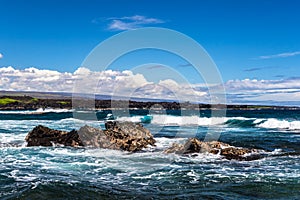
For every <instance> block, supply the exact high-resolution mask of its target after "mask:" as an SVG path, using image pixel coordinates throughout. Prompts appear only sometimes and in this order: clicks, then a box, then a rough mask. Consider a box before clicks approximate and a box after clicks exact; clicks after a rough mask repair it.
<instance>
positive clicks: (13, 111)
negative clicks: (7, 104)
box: [0, 108, 73, 114]
mask: <svg viewBox="0 0 300 200" xmlns="http://www.w3.org/2000/svg"><path fill="white" fill-rule="evenodd" d="M66 112H73V110H69V109H53V108H46V109H43V108H39V109H37V110H12V111H10V110H9V111H0V114H43V113H66Z"/></svg>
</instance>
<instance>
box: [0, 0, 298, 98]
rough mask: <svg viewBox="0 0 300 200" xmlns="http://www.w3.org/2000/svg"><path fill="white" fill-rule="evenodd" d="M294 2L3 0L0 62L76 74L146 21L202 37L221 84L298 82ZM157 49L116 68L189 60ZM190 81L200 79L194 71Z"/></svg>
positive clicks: (0, 5) (178, 63)
mask: <svg viewBox="0 0 300 200" xmlns="http://www.w3.org/2000/svg"><path fill="white" fill-rule="evenodd" d="M299 8H300V2H299V1H294V0H263V1H261V0H251V1H250V0H245V1H237V0H236V1H233V0H226V1H225V0H209V1H208V0H206V1H204V0H203V1H201V0H198V1H197V0H194V1H193V0H190V1H178V0H175V1H145V0H126V1H125V0H113V1H112V0H86V1H84V0H74V1H71V0H69V1H68V0H65V1H61V0H43V1H39V0H27V1H25V0H0V17H1V20H0V27H1V30H0V67H8V66H12V67H13V68H14V69H15V70H24V69H26V68H30V67H34V68H37V69H40V70H41V69H47V70H53V71H59V72H69V73H73V72H74V71H75V70H77V69H78V68H79V67H80V65H81V63H82V61H83V60H84V58H85V57H86V56H87V54H88V53H89V52H90V51H91V50H92V49H93V48H94V47H95V46H96V45H97V44H99V43H100V42H101V41H103V40H105V39H107V38H109V37H110V36H113V35H114V34H116V33H119V32H121V31H124V30H128V29H134V28H139V27H147V26H151V27H164V28H170V29H174V30H176V31H179V32H182V33H184V34H186V35H188V36H190V37H191V38H193V39H194V40H196V41H197V42H199V43H200V44H201V45H202V46H203V47H204V48H205V49H206V50H207V52H208V53H209V54H210V56H211V57H212V58H213V60H214V61H215V63H216V64H217V66H218V68H219V70H220V72H221V76H222V78H223V80H224V82H228V81H229V82H230V81H233V80H245V79H249V80H250V81H251V80H258V81H260V80H266V81H282V80H288V81H289V80H297V79H298V78H299V77H300V70H299V69H300V66H299V63H300V28H299V27H300V26H299V24H300V12H299ZM156 54H157V53H155V52H152V53H151V52H150V53H149V52H144V53H140V54H137V55H136V56H134V55H133V56H131V57H130V56H129V57H128V58H127V59H123V60H121V61H122V62H121V61H120V62H117V63H116V64H115V65H114V66H113V69H114V70H126V69H130V67H131V66H133V65H136V64H137V63H142V62H149V61H152V62H157V63H163V64H166V65H170V66H172V67H174V68H179V67H178V66H183V65H185V64H186V63H185V62H184V61H183V60H180V59H176V58H174V57H172V56H171V55H170V56H165V55H163V54H162V55H163V56H159V54H157V55H156ZM151 56H152V57H151ZM153 57H154V58H155V59H153ZM159 57H162V58H159ZM137 58H140V60H139V62H136V59H137ZM179 70H180V69H179ZM186 70H187V69H184V71H186ZM3 76H4V75H3ZM190 79H191V82H193V83H197V80H195V79H196V77H193V73H190ZM278 87H279V86H278ZM278 87H277V88H278ZM4 89H5V88H4ZM292 89H299V88H298V86H297V87H293V88H292ZM297 92H298V90H297ZM296 97H298V95H297V96H296ZM270 98H271V97H270ZM257 100H258V101H265V100H266V99H262V100H261V99H257ZM269 100H271V99H268V101H269ZM275 100H276V99H275ZM291 100H292V99H291ZM296 100H299V99H296Z"/></svg>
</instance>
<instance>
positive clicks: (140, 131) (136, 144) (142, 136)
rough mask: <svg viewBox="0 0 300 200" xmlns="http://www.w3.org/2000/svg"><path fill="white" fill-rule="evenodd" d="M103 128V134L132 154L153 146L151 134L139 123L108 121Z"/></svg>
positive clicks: (153, 141) (153, 140)
mask: <svg viewBox="0 0 300 200" xmlns="http://www.w3.org/2000/svg"><path fill="white" fill-rule="evenodd" d="M105 128H106V130H105V131H104V133H105V134H106V135H107V136H108V137H109V138H110V139H111V142H112V143H115V144H116V145H117V146H118V147H119V148H120V149H122V150H126V151H130V152H134V151H139V150H142V149H143V148H147V146H148V145H151V146H155V142H156V141H155V139H154V138H153V136H152V134H151V133H150V131H149V130H148V129H146V128H144V127H143V126H142V125H141V124H140V123H133V122H116V121H109V122H106V123H105Z"/></svg>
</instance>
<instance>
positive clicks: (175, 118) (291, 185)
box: [0, 109, 300, 199]
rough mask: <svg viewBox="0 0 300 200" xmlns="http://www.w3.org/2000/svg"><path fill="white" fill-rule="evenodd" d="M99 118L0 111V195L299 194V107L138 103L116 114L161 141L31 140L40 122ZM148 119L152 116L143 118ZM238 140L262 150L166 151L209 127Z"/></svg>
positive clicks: (67, 125) (59, 125)
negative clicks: (244, 154)
mask: <svg viewBox="0 0 300 200" xmlns="http://www.w3.org/2000/svg"><path fill="white" fill-rule="evenodd" d="M111 113H112V112H111V111H99V112H97V113H96V115H97V119H98V120H88V119H87V120H83V119H74V118H73V111H70V110H51V109H48V110H47V109H46V110H37V111H0V198H1V199H128V198H129V199H172V198H173V199H174V198H175V199H299V198H300V111H299V110H281V111H276V110H248V111H238V110H229V111H227V115H226V117H219V118H221V119H218V117H212V116H210V112H209V111H200V112H199V114H195V112H190V113H189V112H184V113H182V112H180V111H169V112H165V113H159V112H157V113H151V115H149V112H147V111H144V110H134V111H132V112H130V114H129V115H128V114H124V115H119V116H114V118H115V120H119V121H133V122H145V123H143V125H144V126H145V127H146V128H148V129H149V130H150V131H151V133H152V134H153V135H154V137H155V139H156V141H157V143H156V147H150V148H148V149H145V150H144V151H142V152H137V153H129V152H123V151H116V150H107V149H93V148H71V147H61V146H56V147H55V146H53V147H26V143H25V140H24V139H25V137H26V135H27V133H28V132H29V131H30V130H32V129H33V128H34V127H35V126H37V125H44V126H47V127H49V128H53V129H59V130H66V131H70V130H72V129H79V128H80V127H81V126H83V125H85V124H88V125H90V126H93V127H96V128H102V129H103V128H104V123H105V119H106V118H107V116H111V115H110V114H111ZM145 119H147V120H145ZM208 131H210V132H213V133H214V132H215V133H218V134H219V136H220V137H219V138H218V140H219V141H222V142H226V143H229V144H231V145H234V146H239V147H247V148H257V149H260V150H261V151H262V152H264V155H265V156H264V157H263V158H262V159H259V160H253V161H237V160H226V159H224V158H223V157H222V156H220V155H213V154H208V153H206V154H193V155H190V156H189V155H177V154H166V153H163V150H164V149H166V148H168V147H169V146H171V145H172V144H173V143H184V141H185V140H186V139H187V138H191V137H197V138H199V139H200V140H204V139H205V136H206V134H207V132H208Z"/></svg>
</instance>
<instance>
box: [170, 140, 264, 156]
mask: <svg viewBox="0 0 300 200" xmlns="http://www.w3.org/2000/svg"><path fill="white" fill-rule="evenodd" d="M165 153H176V154H192V153H212V154H219V155H222V156H224V157H225V158H226V159H229V160H231V159H235V160H255V159H259V158H261V155H260V154H259V153H258V150H256V149H247V148H241V147H234V146H230V145H229V144H226V143H223V142H218V141H211V142H202V141H200V140H198V139H196V138H190V139H188V140H187V142H186V143H185V144H177V143H174V144H173V145H172V146H171V147H170V148H168V149H167V150H165Z"/></svg>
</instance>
